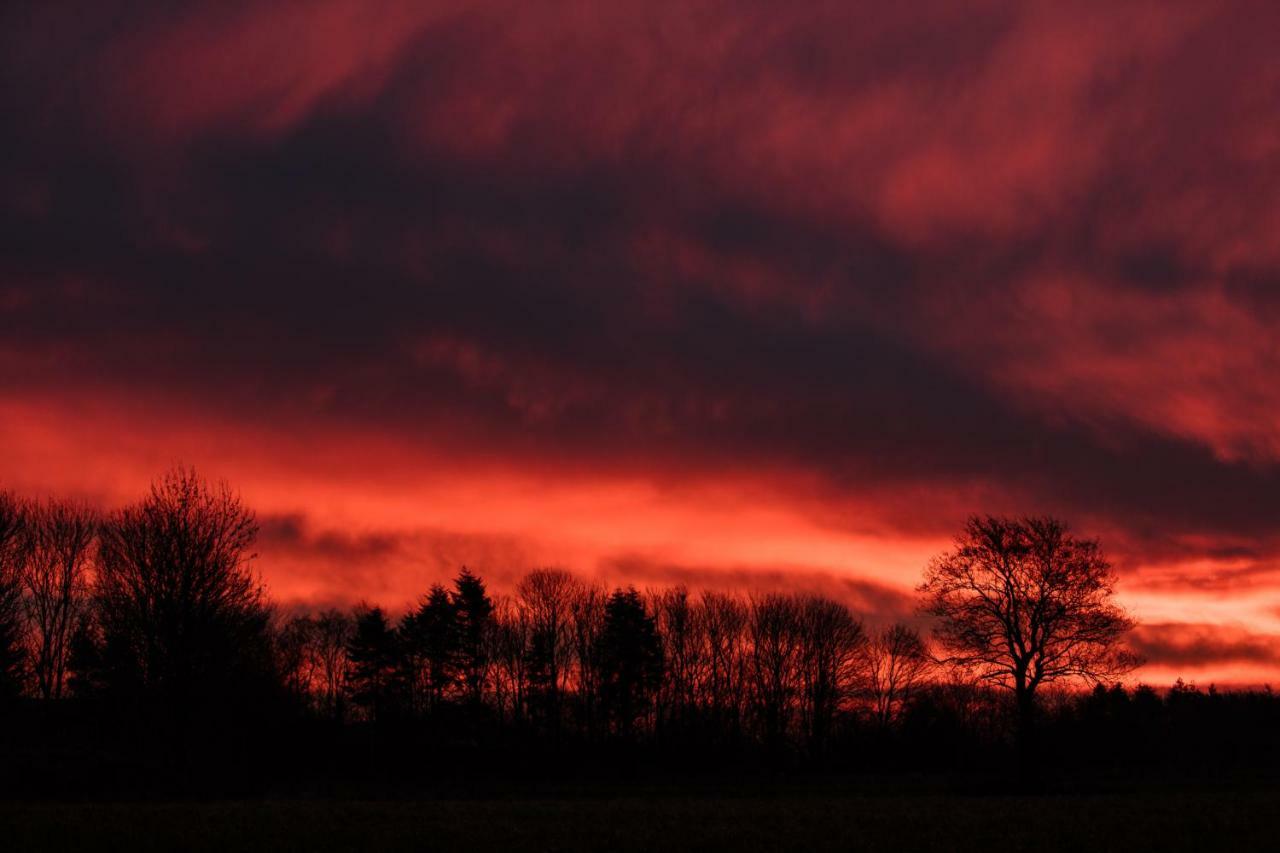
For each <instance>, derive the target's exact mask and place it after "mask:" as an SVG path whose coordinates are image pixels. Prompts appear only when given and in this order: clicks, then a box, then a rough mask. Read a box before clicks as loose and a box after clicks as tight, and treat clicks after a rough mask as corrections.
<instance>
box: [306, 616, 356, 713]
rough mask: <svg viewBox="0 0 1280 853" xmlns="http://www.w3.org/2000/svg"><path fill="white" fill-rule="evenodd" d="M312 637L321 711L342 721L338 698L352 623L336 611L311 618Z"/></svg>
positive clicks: (342, 685) (344, 678) (343, 676)
mask: <svg viewBox="0 0 1280 853" xmlns="http://www.w3.org/2000/svg"><path fill="white" fill-rule="evenodd" d="M313 622H314V631H313V635H312V639H313V642H314V644H315V657H316V668H317V670H318V678H319V681H320V689H321V691H322V694H321V695H322V704H323V708H324V710H325V712H326V713H327V714H328V715H329V716H331V717H333V718H334V719H341V718H342V698H343V695H344V691H345V689H346V682H347V669H348V659H347V646H348V645H349V644H350V643H351V637H352V636H353V635H354V634H355V630H356V627H355V620H354V619H352V618H351V616H350V614H347V613H344V612H342V611H341V610H338V609H336V608H330V609H328V610H324V611H322V612H321V613H319V614H318V615H316V616H315V618H314V620H313Z"/></svg>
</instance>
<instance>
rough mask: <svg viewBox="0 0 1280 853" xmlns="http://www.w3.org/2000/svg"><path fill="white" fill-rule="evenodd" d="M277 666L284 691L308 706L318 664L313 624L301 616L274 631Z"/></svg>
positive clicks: (314, 624)
mask: <svg viewBox="0 0 1280 853" xmlns="http://www.w3.org/2000/svg"><path fill="white" fill-rule="evenodd" d="M274 639H275V648H276V662H277V663H276V666H277V671H278V672H279V673H280V677H281V680H282V681H283V686H284V688H285V692H286V693H288V694H289V696H290V697H291V698H292V699H293V700H294V701H295V702H299V703H301V704H311V703H312V702H313V696H314V694H315V682H316V677H317V673H318V671H319V661H318V659H317V657H316V655H315V645H316V621H315V619H314V618H312V617H311V616H309V615H306V614H300V615H296V616H293V617H290V618H289V619H286V620H285V621H284V622H283V624H281V625H280V626H279V628H278V629H277V630H276V631H275V636H274Z"/></svg>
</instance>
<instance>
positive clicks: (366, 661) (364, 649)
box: [347, 605, 401, 721]
mask: <svg viewBox="0 0 1280 853" xmlns="http://www.w3.org/2000/svg"><path fill="white" fill-rule="evenodd" d="M399 643H400V638H399V636H398V635H397V634H396V631H395V629H394V628H392V627H391V623H390V622H389V621H388V620H387V614H386V612H384V611H383V609H382V608H381V607H369V606H367V605H360V606H359V607H357V608H356V612H355V629H354V631H353V632H352V634H351V639H350V640H349V641H348V643H347V661H348V663H349V669H348V672H347V690H348V692H349V693H350V696H351V701H352V702H353V703H354V704H355V705H356V707H358V708H360V709H362V710H363V711H364V714H365V716H366V718H367V719H370V720H374V721H377V720H385V719H386V718H388V717H390V716H394V714H395V713H396V711H397V710H398V705H399V698H400V697H399V694H400V684H399V681H400V677H401V673H400V671H399V669H400V667H399V663H400V660H399V657H400V655H399V652H400V649H399Z"/></svg>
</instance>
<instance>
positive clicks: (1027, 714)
mask: <svg viewBox="0 0 1280 853" xmlns="http://www.w3.org/2000/svg"><path fill="white" fill-rule="evenodd" d="M1016 699H1017V704H1018V730H1017V742H1016V748H1017V753H1018V755H1017V760H1018V783H1019V784H1020V785H1021V786H1022V787H1023V788H1034V787H1035V786H1036V783H1037V782H1038V781H1039V780H1038V777H1039V769H1040V767H1039V756H1038V755H1037V744H1036V702H1035V693H1034V691H1032V690H1031V688H1029V687H1022V688H1021V689H1019V690H1018V691H1017V694H1016Z"/></svg>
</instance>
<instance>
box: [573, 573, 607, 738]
mask: <svg viewBox="0 0 1280 853" xmlns="http://www.w3.org/2000/svg"><path fill="white" fill-rule="evenodd" d="M608 598H609V596H608V594H607V593H606V592H605V590H604V589H603V588H602V587H600V586H598V585H596V584H578V585H576V587H575V589H574V591H573V598H572V601H571V602H570V604H569V611H570V621H571V628H570V631H571V633H572V637H573V640H572V645H573V657H574V663H575V664H576V671H577V686H578V722H579V726H580V727H581V728H582V730H583V731H584V732H585V733H586V735H587V737H589V738H591V737H594V736H595V735H596V734H597V730H598V729H599V723H600V720H599V716H600V707H599V706H600V689H601V679H602V675H601V671H600V634H601V632H602V631H603V630H604V618H605V602H606V601H607V600H608Z"/></svg>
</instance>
